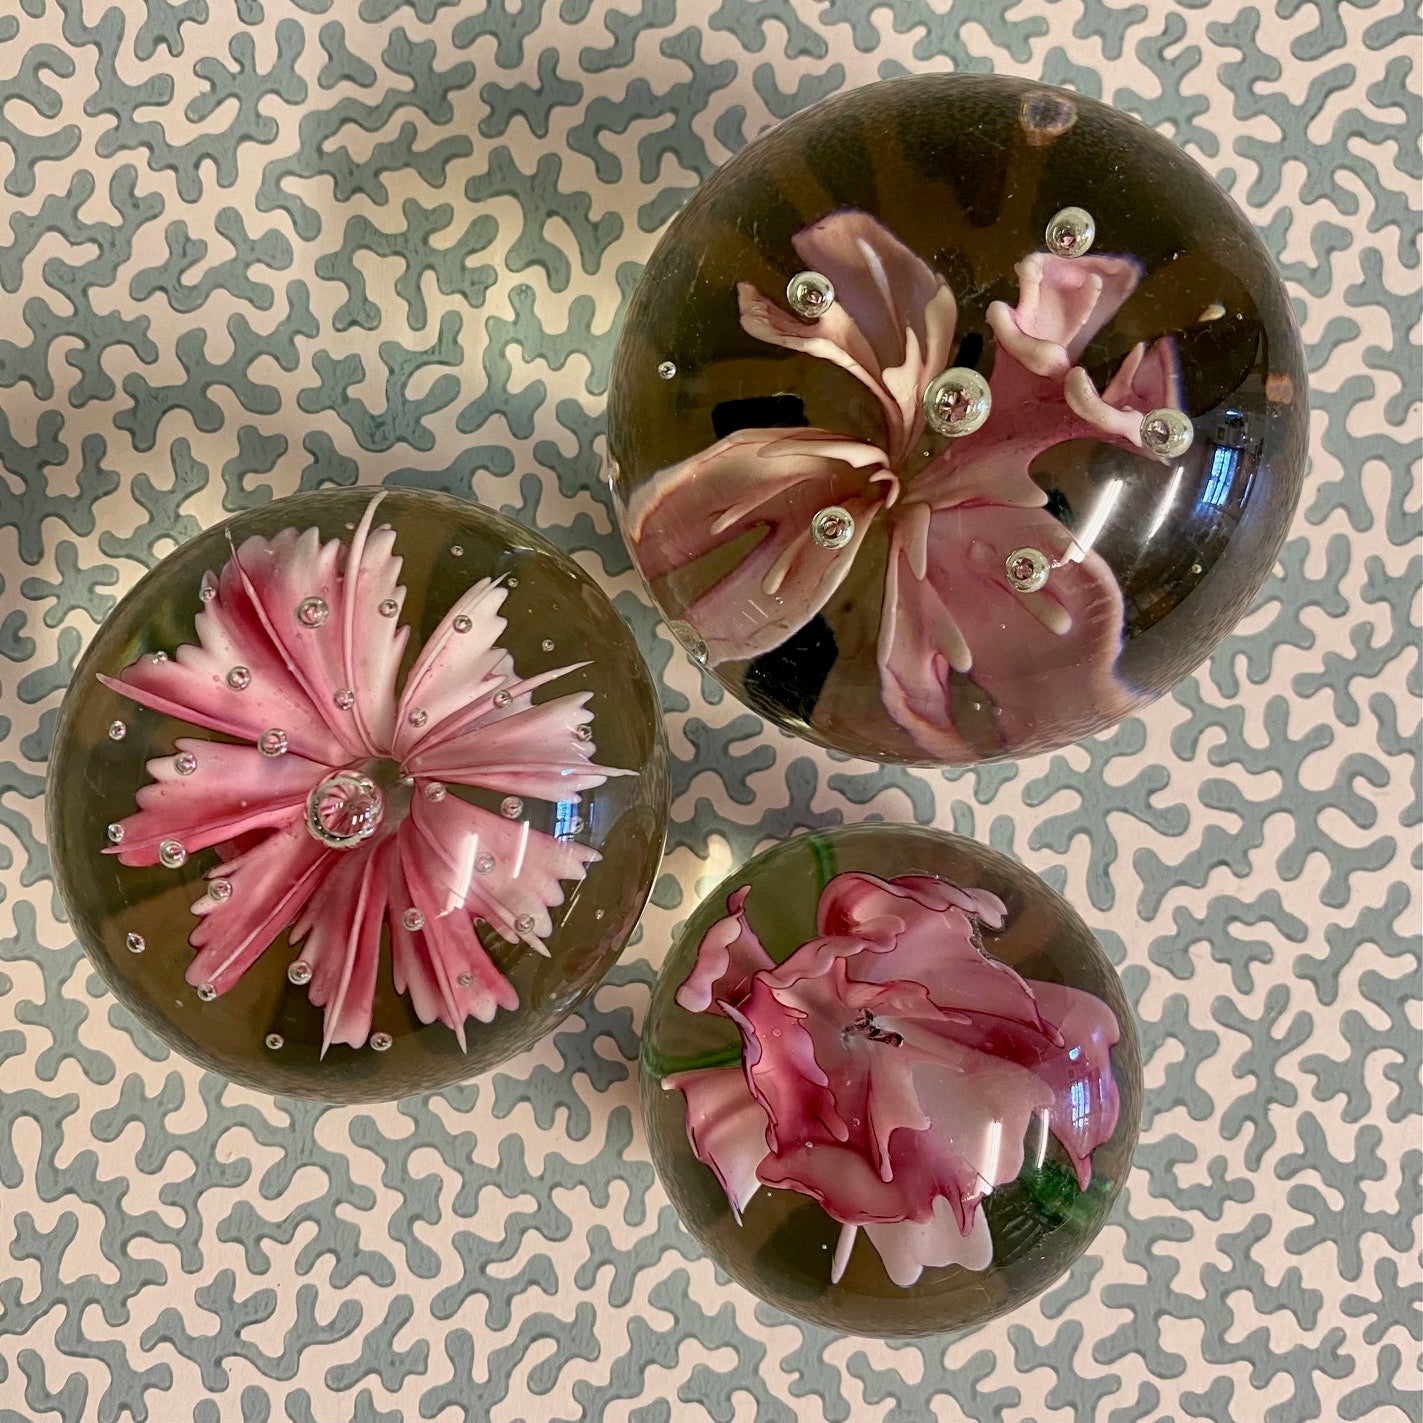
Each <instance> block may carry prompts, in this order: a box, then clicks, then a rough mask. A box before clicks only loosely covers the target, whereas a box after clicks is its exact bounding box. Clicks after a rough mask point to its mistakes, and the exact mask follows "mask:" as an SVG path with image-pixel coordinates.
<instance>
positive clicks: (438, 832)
mask: <svg viewBox="0 0 1423 1423" xmlns="http://www.w3.org/2000/svg"><path fill="white" fill-rule="evenodd" d="M400 835H401V839H402V844H403V850H402V862H403V864H404V866H405V874H406V879H407V881H408V882H409V883H410V886H411V889H412V891H413V892H415V893H417V894H419V895H420V896H421V902H422V906H423V907H424V910H425V913H426V916H427V918H428V917H429V916H430V911H431V910H432V909H433V911H434V913H435V914H436V915H437V916H440V915H446V914H451V913H452V912H453V911H454V910H456V909H463V910H464V911H465V912H466V914H468V915H473V916H474V917H475V918H476V919H482V920H484V922H485V923H487V924H488V925H489V926H490V927H491V928H492V929H493V930H494V931H495V933H497V934H498V935H499V936H500V937H501V938H504V939H508V940H509V941H510V942H511V943H524V944H527V945H528V946H529V947H530V948H532V949H536V950H537V951H538V952H539V953H547V952H548V950H547V948H546V947H545V946H544V942H543V940H544V938H545V937H546V936H547V935H549V934H551V933H552V932H553V920H552V918H551V916H550V914H549V910H550V909H554V908H556V907H557V906H559V905H560V904H562V903H563V898H564V896H563V886H562V883H561V881H567V880H581V879H582V878H583V876H584V874H585V873H586V871H587V867H588V866H589V865H590V864H592V863H593V862H594V861H595V860H597V859H598V858H599V855H598V852H597V851H596V850H593V849H591V848H590V847H589V846H587V845H580V844H578V843H576V842H574V841H571V840H560V839H555V838H554V837H553V836H552V835H545V834H544V833H543V831H541V830H535V829H534V828H533V827H532V826H531V825H529V823H528V822H527V821H517V820H507V819H505V818H504V816H502V815H499V814H496V813H495V812H493V811H489V810H484V809H482V808H481V807H479V806H476V805H470V804H468V802H466V801H463V800H460V799H459V797H458V796H456V795H454V794H453V793H450V794H448V795H446V796H445V797H444V799H443V800H439V801H431V800H429V799H427V798H426V797H425V796H424V795H423V794H420V793H419V791H418V790H417V792H416V794H415V795H414V796H413V797H412V799H411V803H410V814H409V816H408V817H407V819H406V820H405V821H404V822H403V823H402V825H401V828H400ZM417 880H418V882H417Z"/></svg>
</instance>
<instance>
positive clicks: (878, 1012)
mask: <svg viewBox="0 0 1423 1423" xmlns="http://www.w3.org/2000/svg"><path fill="white" fill-rule="evenodd" d="M749 892H750V890H749V887H746V886H743V887H742V888H741V889H739V890H737V891H736V892H735V893H734V894H733V895H732V896H731V897H730V899H729V900H728V901H727V908H728V910H729V911H730V913H729V915H728V916H727V917H726V918H724V919H721V920H719V921H718V922H717V923H716V924H714V925H713V926H712V927H711V929H710V930H708V931H707V934H706V936H705V937H704V938H703V940H702V942H701V945H700V947H699V949H698V953H697V960H696V963H695V965H694V966H693V968H692V971H691V973H690V974H689V975H688V976H687V979H686V981H685V982H684V983H683V984H682V986H681V987H680V989H679V990H678V992H677V1002H678V1003H679V1004H680V1005H681V1006H682V1007H683V1008H685V1009H687V1010H688V1011H689V1012H693V1013H714V1014H720V1015H722V1016H724V1017H726V1018H729V1019H730V1020H731V1021H732V1022H733V1023H734V1024H735V1025H736V1028H737V1031H738V1032H739V1033H740V1035H741V1045H742V1060H741V1065H740V1066H739V1067H710V1068H699V1069H695V1070H692V1071H688V1072H681V1073H676V1074H672V1075H670V1076H668V1077H667V1078H665V1079H664V1082H663V1086H664V1087H666V1088H669V1089H676V1090H677V1091H680V1092H681V1093H682V1094H683V1096H684V1097H685V1099H686V1103H687V1133H688V1136H689V1138H690V1140H691V1143H692V1148H693V1150H694V1151H695V1152H696V1154H697V1157H698V1158H699V1159H700V1160H701V1161H703V1162H704V1163H705V1164H706V1165H707V1166H709V1167H710V1168H711V1169H712V1171H713V1172H714V1173H715V1174H716V1177H717V1180H718V1181H719V1182H720V1183H721V1186H722V1188H723V1190H725V1192H726V1195H727V1199H728V1200H729V1201H730V1203H731V1207H732V1210H733V1211H734V1212H736V1214H737V1217H738V1219H739V1218H740V1213H741V1212H742V1210H744V1209H745V1207H746V1204H747V1202H748V1201H749V1200H750V1199H751V1197H752V1196H753V1195H755V1193H756V1191H757V1190H758V1189H760V1188H761V1187H762V1186H773V1187H779V1188H782V1189H786V1190H793V1191H799V1192H802V1193H803V1194H805V1195H807V1196H810V1197H812V1198H813V1199H815V1200H816V1201H818V1202H819V1203H820V1204H821V1206H822V1207H824V1209H825V1210H826V1212H827V1213H828V1214H829V1215H831V1216H832V1217H833V1218H834V1219H835V1220H838V1221H840V1222H841V1224H842V1226H843V1227H844V1229H843V1231H842V1234H841V1241H840V1248H839V1249H838V1250H837V1252H836V1255H835V1258H834V1261H833V1263H832V1280H838V1279H839V1278H840V1275H841V1274H842V1273H843V1271H844V1268H845V1265H846V1263H847V1261H848V1259H849V1253H850V1250H851V1248H852V1246H853V1244H854V1240H855V1236H856V1234H857V1232H858V1231H859V1230H860V1229H861V1228H863V1229H864V1231H865V1233H866V1234H867V1235H868V1236H869V1238H870V1240H871V1242H872V1243H873V1244H874V1246H875V1248H876V1249H877V1250H878V1252H879V1255H880V1258H881V1260H882V1261H883V1262H884V1267H885V1270H886V1271H887V1272H888V1274H889V1276H890V1278H891V1279H892V1280H894V1281H895V1283H896V1284H899V1285H903V1286H908V1285H911V1284H913V1283H914V1282H915V1281H916V1280H917V1279H918V1278H919V1275H920V1274H921V1272H922V1271H923V1270H924V1269H925V1268H926V1267H931V1266H941V1265H952V1264H957V1265H963V1266H965V1267H967V1268H969V1269H973V1270H981V1269H985V1268H987V1266H988V1264H989V1263H990V1261H991V1260H992V1256H993V1242H992V1240H991V1238H990V1236H989V1230H988V1224H987V1221H986V1219H985V1217H984V1214H983V1211H982V1209H981V1208H980V1207H981V1203H982V1201H983V1199H984V1197H986V1196H987V1195H988V1194H989V1193H990V1192H991V1191H993V1190H994V1189H995V1188H996V1187H998V1186H1001V1185H1004V1184H1005V1183H1007V1182H1009V1181H1012V1180H1014V1179H1016V1177H1017V1176H1018V1175H1019V1174H1020V1172H1021V1171H1022V1169H1023V1162H1024V1150H1025V1141H1026V1139H1027V1137H1028V1132H1029V1127H1030V1126H1031V1125H1032V1124H1033V1123H1034V1120H1035V1119H1037V1123H1038V1125H1037V1128H1036V1130H1035V1131H1034V1133H1033V1137H1034V1144H1035V1145H1036V1146H1037V1147H1038V1150H1039V1151H1041V1150H1042V1149H1043V1146H1045V1143H1046V1133H1049V1132H1050V1133H1051V1134H1052V1136H1054V1137H1055V1138H1056V1139H1057V1141H1058V1142H1059V1143H1060V1144H1061V1146H1062V1148H1063V1150H1064V1151H1065V1152H1066V1153H1067V1156H1068V1158H1069V1159H1070V1160H1071V1162H1072V1164H1073V1167H1074V1168H1075V1170H1076V1173H1077V1179H1078V1183H1079V1185H1080V1186H1081V1188H1082V1189H1083V1190H1085V1189H1086V1188H1087V1186H1088V1184H1089V1182H1090V1181H1091V1176H1092V1152H1093V1151H1094V1150H1095V1149H1096V1148H1097V1147H1098V1146H1100V1145H1101V1144H1102V1143H1103V1142H1105V1141H1106V1140H1108V1138H1109V1137H1110V1136H1111V1135H1112V1132H1113V1131H1114V1130H1115V1128H1116V1122H1117V1111H1118V1100H1117V1088H1116V1083H1115V1080H1114V1079H1113V1077H1112V1068H1111V1048H1112V1045H1113V1044H1114V1043H1115V1042H1116V1041H1117V1037H1118V1025H1117V1020H1116V1018H1115V1016H1114V1015H1113V1013H1112V1011H1111V1009H1110V1008H1108V1007H1107V1005H1106V1004H1105V1003H1103V1002H1101V1000H1099V999H1097V998H1095V997H1093V996H1092V995H1091V994H1089V993H1084V992H1082V991H1080V990H1078V989H1074V988H1067V987H1064V986H1062V985H1060V984H1054V983H1045V982H1038V981H1029V980H1026V979H1023V978H1021V977H1019V975H1018V974H1016V973H1014V972H1013V970H1012V969H1010V968H1008V967H1007V966H1006V965H1005V964H1002V963H998V962H995V961H994V960H993V959H990V958H989V957H987V955H986V954H985V953H984V952H983V949H982V948H981V946H980V943H979V926H980V925H985V926H987V927H989V928H998V927H1001V926H1002V924H1003V920H1004V914H1005V910H1004V906H1003V903H1002V901H1001V900H999V899H997V898H996V897H995V896H994V895H992V894H990V893H988V892H987V891H986V890H981V889H974V890H963V889H959V888H957V887H955V886H954V885H952V884H948V883H946V882H945V881H943V880H940V879H936V878H933V877H930V876H926V875H910V876H905V877H902V878H899V879H894V880H888V881H886V880H882V879H877V878H875V877H874V876H873V875H866V874H853V873H852V874H842V875H838V876H836V878H834V879H833V880H831V881H830V883H829V884H828V885H827V886H826V888H825V890H824V892H823V893H822V895H821V897H820V903H819V908H818V915H817V919H818V922H817V925H816V928H817V931H818V932H817V937H816V938H814V939H811V940H810V941H809V942H808V943H805V944H802V945H801V946H800V948H798V949H796V951H795V952H794V953H793V954H791V955H790V957H789V958H787V959H786V960H785V961H784V962H782V963H780V964H776V963H774V962H773V961H772V960H771V957H770V955H769V954H767V952H766V951H765V949H764V948H763V947H762V945H761V943H760V941H759V940H758V939H757V937H756V935H755V933H754V931H753V930H752V929H751V927H750V925H749V924H748V923H747V922H746V917H745V914H744V912H743V910H744V906H745V903H746V898H747V895H748V894H749Z"/></svg>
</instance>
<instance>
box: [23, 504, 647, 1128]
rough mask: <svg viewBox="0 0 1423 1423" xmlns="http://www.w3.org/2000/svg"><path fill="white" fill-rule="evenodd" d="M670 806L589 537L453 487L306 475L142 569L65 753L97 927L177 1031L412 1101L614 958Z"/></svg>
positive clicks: (281, 1067)
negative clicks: (560, 537)
mask: <svg viewBox="0 0 1423 1423" xmlns="http://www.w3.org/2000/svg"><path fill="white" fill-rule="evenodd" d="M666 812H667V775H666V762H665V749H664V744H663V735H662V724H661V717H660V712H659V706H658V699H657V695H656V692H655V689H654V688H653V686H652V684H651V681H650V679H649V677H648V674H647V670H646V667H645V664H644V663H643V660H642V658H641V656H640V655H639V652H638V649H637V646H636V644H635V642H634V640H633V637H632V635H631V633H630V632H629V631H628V629H627V627H626V625H625V624H624V623H623V622H622V620H621V619H620V618H619V617H618V615H617V613H616V612H615V611H614V609H613V607H612V605H611V604H610V603H609V602H608V600H607V598H606V597H605V596H604V595H603V593H602V592H601V591H600V590H599V589H598V587H597V586H596V585H595V584H594V583H593V581H592V580H591V579H590V578H588V576H587V575H586V574H584V573H583V572H582V571H581V570H580V569H579V568H578V567H577V566H576V565H575V564H574V563H573V562H571V561H570V560H569V559H568V558H566V557H564V556H563V555H562V554H561V553H559V552H558V551H557V550H556V549H554V548H553V547H552V546H551V545H549V544H548V543H546V542H545V541H544V540H543V539H541V538H539V537H538V536H537V535H536V534H532V533H530V532H529V531H528V530H527V529H524V528H522V527H520V526H519V525H517V524H515V523H513V522H511V521H510V520H508V519H505V518H502V517H501V516H499V515H497V514H494V513H491V512H490V511H488V510H486V509H482V508H480V507H478V506H477V505H474V504H470V503H466V502H462V501H459V500H455V499H451V498H448V497H446V496H444V495H439V494H430V493H424V492H417V491H410V490H403V491H390V492H387V493H384V494H381V493H379V492H376V491H372V490H358V489H356V490H346V491H342V492H339V493H336V492H322V493H319V494H310V495H299V496H297V497H294V498H291V499H283V500H278V501H276V502H275V503H272V504H268V505H266V506H264V507H263V508H261V509H258V510H254V511H252V512H249V513H244V514H240V515H238V516H237V517H236V518H234V519H231V520H229V521H228V522H227V523H225V524H223V525H220V526H219V527H217V528H215V529H211V530H209V531H207V532H206V533H204V534H202V535H200V536H199V537H198V538H195V539H193V540H192V541H191V542H190V543H187V544H185V545H184V546H183V547H181V548H180V549H178V550H177V551H176V552H175V553H173V554H172V555H171V556H170V557H168V558H167V559H165V560H164V561H163V562H162V563H161V564H159V566H158V567H157V568H155V569H154V570H153V571H152V572H151V573H149V574H148V575H147V577H145V578H144V579H143V580H142V581H141V582H140V583H139V584H138V585H137V586H136V587H135V588H134V589H133V591H132V592H131V593H129V595H128V596H127V597H126V598H125V599H124V600H123V602H122V603H121V604H120V605H119V607H118V608H117V609H115V611H114V612H113V613H112V614H111V615H110V616H109V618H108V619H107V620H106V621H105V623H104V625H103V627H102V628H101V629H100V630H99V634H98V636H97V637H96V638H95V640H94V643H93V645H92V646H91V647H90V648H89V650H88V652H87V653H86V655H85V657H84V659H83V660H82V662H81V663H80V665H79V669H78V671H77V672H76V673H75V677H74V681H73V683H72V685H71V687H70V689H69V692H68V694H67V695H66V697H65V700H64V704H63V707H62V709H61V712H60V719H59V725H58V728H57V731H56V734H55V740H54V749H53V752H52V754H51V757H50V768H49V782H48V788H47V813H48V824H49V843H50V847H51V852H52V855H53V860H54V866H55V875H56V881H57V884H58V887H59V891H60V894H61V895H62V897H63V899H64V902H65V904H66V906H67V907H68V910H69V915H70V919H71V922H72V923H73V925H74V929H75V933H76V935H77V936H78V938H79V940H80V941H81V943H83V945H84V946H85V948H86V949H87V950H88V952H89V954H90V955H91V957H92V958H93V960H94V962H95V963H96V965H97V966H98V968H99V969H100V971H101V972H102V973H103V975H104V977H105V978H106V979H107V980H108V982H109V984H110V986H111V987H112V988H113V990H114V992H115V994H116V995H117V996H118V997H119V998H120V999H121V1000H122V1001H123V1002H124V1003H125V1004H126V1006H128V1007H129V1008H130V1009H131V1010H132V1011H133V1012H134V1013H135V1014H137V1016H138V1017H139V1018H140V1019H142V1020H143V1022H144V1023H145V1024H147V1026H148V1027H150V1028H152V1029H153V1030H154V1031H155V1032H156V1033H158V1034H159V1036H160V1037H162V1038H163V1039H164V1040H165V1041H166V1042H167V1043H168V1044H169V1045H170V1046H171V1047H173V1048H174V1049H176V1050H177V1051H179V1052H181V1053H183V1054H184V1055H185V1056H187V1057H189V1058H192V1059H193V1060H194V1061H195V1062H197V1063H199V1064H200V1065H202V1066H204V1067H207V1068H210V1069H211V1070H213V1071H215V1072H219V1073H222V1074H223V1075H225V1076H227V1077H230V1078H232V1079H234V1080H235V1081H238V1082H241V1083H244V1084H246V1085H249V1086H254V1087H258V1088H260V1089H263V1090H265V1091H270V1092H282V1093H294V1094H296V1095H299V1096H308V1097H315V1098H319V1099H323V1100H328V1101H363V1100H372V1099H390V1098H394V1097H399V1096H402V1095H405V1094H406V1093H410V1092H417V1091H426V1090H429V1089H432V1088H436V1087H440V1086H444V1085H447V1084H449V1083H451V1082H454V1081H458V1080H460V1079H462V1078H465V1077H468V1076H470V1075H471V1074H473V1073H475V1072H479V1071H483V1070H484V1069H486V1068H488V1067H490V1066H492V1065H493V1064H495V1063H497V1062H500V1061H502V1060H503V1059H505V1058H507V1057H509V1056H511V1055H513V1054H514V1053H516V1052H518V1051H520V1050H522V1049H523V1048H525V1047H527V1046H528V1045H529V1044H531V1043H532V1042H534V1041H535V1040H536V1039H537V1038H539V1037H540V1036H542V1035H543V1034H544V1033H545V1032H547V1031H548V1030H549V1029H550V1028H551V1027H552V1026H553V1025H554V1024H555V1023H557V1022H558V1021H559V1020H560V1019H561V1018H562V1017H564V1016H565V1015H566V1014H567V1013H568V1012H569V1011H570V1010H571V1009H572V1008H573V1007H575V1006H576V1005H577V1004H578V1002H579V1001H580V1000H581V999H582V998H583V997H584V996H585V995H586V994H587V993H588V992H589V991H590V990H591V989H592V988H593V986H594V985H595V984H596V983H597V982H598V980H599V979H600V978H601V977H602V976H603V974H604V973H606V971H607V969H608V968H609V966H610V965H611V964H612V962H613V961H614V960H615V959H616V958H617V956H618V954H619V953H620V952H621V950H622V948H623V945H624V944H625V942H626V940H627V938H628V935H629V934H630V933H631V932H632V929H633V926H634V925H635V924H636V922H637V919H638V916H639V914H640V913H641V910H642V907H643V904H644V902H645V901H646V898H647V895H648V893H649V891H650V889H651V886H652V881H653V876H654V875H655V873H656V869H657V863H658V860H659V857H660V855H661V851H662V841H663V832H664V828H665V824H666Z"/></svg>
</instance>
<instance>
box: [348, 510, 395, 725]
mask: <svg viewBox="0 0 1423 1423" xmlns="http://www.w3.org/2000/svg"><path fill="white" fill-rule="evenodd" d="M382 497H383V496H382V495H379V494H377V495H376V496H375V498H373V499H372V500H371V502H370V503H369V504H368V505H366V512H365V513H364V514H363V515H362V516H361V521H360V523H359V524H358V525H357V526H356V531H355V533H354V534H352V536H351V547H350V550H349V552H348V553H347V555H346V569H345V576H344V578H343V579H342V586H341V600H340V620H341V661H342V665H343V668H344V671H343V673H342V681H341V685H342V686H343V687H348V688H350V689H351V690H352V691H354V692H355V694H356V701H355V705H354V706H353V707H352V709H351V715H352V717H353V718H354V720H355V722H356V726H357V729H358V732H359V734H360V737H361V739H362V741H363V742H364V743H365V745H367V746H369V747H371V748H373V749H374V750H376V751H379V752H384V751H385V750H387V749H388V748H389V747H390V746H391V745H392V744H393V739H394V731H395V678H396V674H397V673H398V672H399V670H400V660H401V658H402V657H403V656H404V655H405V643H406V639H407V638H408V637H409V635H410V629H409V628H408V627H407V626H406V625H405V624H403V623H400V622H399V621H398V619H399V611H398V610H399V608H400V606H401V605H403V603H404V601H405V589H404V588H402V587H401V586H400V581H399V580H400V566H401V562H402V560H401V559H399V558H397V557H396V555H395V531H394V530H393V529H392V528H391V527H390V526H389V525H384V526H383V527H381V528H379V529H376V530H374V531H372V529H371V524H372V522H373V521H374V518H375V511H376V509H377V508H378V507H379V505H380V501H381V499H382ZM391 603H394V604H395V605H396V608H397V612H396V614H395V615H394V616H392V617H386V616H384V615H383V614H382V613H381V611H380V608H381V606H382V604H386V605H389V604H391Z"/></svg>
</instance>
